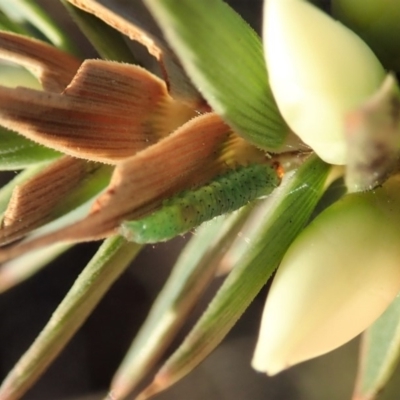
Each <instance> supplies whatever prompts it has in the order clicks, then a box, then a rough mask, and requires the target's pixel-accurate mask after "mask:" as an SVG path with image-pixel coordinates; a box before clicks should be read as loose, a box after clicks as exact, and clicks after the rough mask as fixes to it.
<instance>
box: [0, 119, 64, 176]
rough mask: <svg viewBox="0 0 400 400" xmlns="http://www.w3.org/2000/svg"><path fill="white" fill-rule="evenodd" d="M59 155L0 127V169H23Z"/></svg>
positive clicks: (59, 154)
mask: <svg viewBox="0 0 400 400" xmlns="http://www.w3.org/2000/svg"><path fill="white" fill-rule="evenodd" d="M60 156H61V153H59V152H57V151H55V150H52V149H49V148H47V147H44V146H42V145H39V144H37V143H35V142H32V141H31V140H29V139H26V138H24V137H23V136H21V135H18V134H16V133H15V132H11V131H8V130H6V129H4V128H2V127H0V171H12V170H16V169H23V168H27V167H29V166H32V165H34V164H37V163H41V162H44V161H51V160H54V159H56V158H57V157H60Z"/></svg>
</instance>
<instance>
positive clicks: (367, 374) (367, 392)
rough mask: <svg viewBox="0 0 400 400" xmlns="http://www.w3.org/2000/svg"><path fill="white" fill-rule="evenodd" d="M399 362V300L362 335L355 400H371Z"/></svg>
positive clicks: (399, 298) (383, 385) (398, 298)
mask: <svg viewBox="0 0 400 400" xmlns="http://www.w3.org/2000/svg"><path fill="white" fill-rule="evenodd" d="M399 361H400V297H399V296H397V297H396V299H395V300H394V301H393V303H392V304H391V305H390V306H389V308H388V309H387V310H386V311H385V312H384V314H383V315H382V316H381V317H380V318H379V319H378V320H377V321H376V322H375V323H374V324H373V325H372V326H371V327H370V328H369V329H368V330H367V331H366V332H365V333H364V334H363V339H362V346H361V358H360V365H359V371H358V376H357V384H356V389H355V393H354V395H353V399H354V400H373V399H375V398H376V396H377V395H378V394H379V393H380V392H381V391H382V390H383V389H384V387H385V385H386V384H387V383H388V381H389V379H390V378H391V377H392V375H393V373H394V371H395V369H396V367H397V365H398V363H399Z"/></svg>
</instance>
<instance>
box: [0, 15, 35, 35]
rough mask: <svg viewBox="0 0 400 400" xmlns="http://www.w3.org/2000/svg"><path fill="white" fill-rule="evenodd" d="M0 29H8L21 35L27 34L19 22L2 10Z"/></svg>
mask: <svg viewBox="0 0 400 400" xmlns="http://www.w3.org/2000/svg"><path fill="white" fill-rule="evenodd" d="M0 29H1V30H2V31H10V32H14V33H19V34H21V35H29V33H28V31H27V30H26V28H25V27H24V26H22V25H21V24H19V23H17V22H15V21H13V20H11V19H10V17H9V16H8V15H6V14H5V13H4V12H3V11H2V10H0Z"/></svg>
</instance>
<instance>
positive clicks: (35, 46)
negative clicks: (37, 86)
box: [0, 31, 81, 93]
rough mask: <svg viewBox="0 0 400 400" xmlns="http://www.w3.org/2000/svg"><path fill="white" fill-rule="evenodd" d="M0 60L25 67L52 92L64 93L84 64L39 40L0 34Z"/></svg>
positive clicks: (1, 32) (44, 87)
mask: <svg viewBox="0 0 400 400" xmlns="http://www.w3.org/2000/svg"><path fill="white" fill-rule="evenodd" d="M0 58H1V59H4V60H7V61H12V62H14V63H16V64H18V65H21V66H23V67H25V68H26V69H27V70H29V71H30V72H31V73H32V74H33V75H34V76H36V78H37V79H38V80H39V81H40V82H41V84H42V86H43V89H44V90H47V91H49V92H56V93H60V92H62V91H63V90H64V89H65V88H66V86H67V85H68V84H69V83H70V82H71V80H72V78H73V77H74V75H75V74H76V71H77V70H78V68H79V66H80V64H81V61H80V60H78V59H76V58H75V57H73V56H71V55H69V54H67V53H64V52H63V51H60V50H58V49H57V48H55V47H53V46H51V45H49V44H47V43H44V42H42V41H40V40H36V39H32V38H29V37H27V36H22V35H17V34H15V33H11V32H3V31H0Z"/></svg>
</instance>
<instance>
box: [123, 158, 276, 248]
mask: <svg viewBox="0 0 400 400" xmlns="http://www.w3.org/2000/svg"><path fill="white" fill-rule="evenodd" d="M279 183H280V178H279V176H278V174H277V171H276V170H275V169H274V168H273V167H271V166H269V165H260V164H254V165H250V166H247V167H240V168H238V169H236V170H232V171H229V172H227V173H225V174H224V175H221V176H219V177H218V178H216V179H215V180H214V181H213V182H211V183H210V184H208V185H205V186H202V187H200V188H199V189H196V190H193V191H184V192H182V193H180V194H179V195H177V196H175V197H172V198H171V199H168V200H166V201H164V202H163V206H162V208H161V209H159V210H157V211H156V212H154V213H153V214H151V215H149V216H147V217H145V218H142V219H140V220H136V221H127V222H123V223H122V225H121V227H120V233H121V234H122V235H123V236H124V237H125V238H126V239H128V240H130V241H133V242H136V243H156V242H161V241H165V240H169V239H172V238H173V237H175V236H177V235H180V234H183V233H186V232H188V231H189V230H191V229H192V228H194V227H196V226H198V225H200V224H201V223H203V222H205V221H208V220H210V219H212V218H214V217H216V216H218V215H221V214H225V213H228V212H231V211H235V210H237V209H238V208H240V207H242V206H244V205H246V204H247V203H249V202H250V201H252V200H255V199H257V198H258V197H260V196H265V195H267V194H269V193H271V192H272V191H273V190H274V189H275V188H276V187H277V186H278V185H279Z"/></svg>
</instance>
